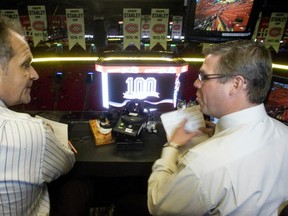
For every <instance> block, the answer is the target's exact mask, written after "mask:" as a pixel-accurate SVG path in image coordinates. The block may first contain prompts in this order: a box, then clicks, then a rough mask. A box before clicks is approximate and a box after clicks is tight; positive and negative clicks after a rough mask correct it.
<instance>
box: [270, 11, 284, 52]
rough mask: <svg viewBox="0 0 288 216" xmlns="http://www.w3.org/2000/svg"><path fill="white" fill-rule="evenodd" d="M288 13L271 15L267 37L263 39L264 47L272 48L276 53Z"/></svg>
mask: <svg viewBox="0 0 288 216" xmlns="http://www.w3.org/2000/svg"><path fill="white" fill-rule="evenodd" d="M287 17H288V13H276V12H275V13H272V14H271V18H270V22H269V26H268V31H267V35H266V38H265V46H266V47H270V46H272V47H273V48H274V49H275V51H276V52H278V51H279V47H280V41H281V39H282V37H283V33H284V29H285V26H286V22H287Z"/></svg>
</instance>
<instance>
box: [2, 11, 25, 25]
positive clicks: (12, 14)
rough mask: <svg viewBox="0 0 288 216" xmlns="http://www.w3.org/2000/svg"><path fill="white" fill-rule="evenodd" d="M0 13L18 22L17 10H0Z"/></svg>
mask: <svg viewBox="0 0 288 216" xmlns="http://www.w3.org/2000/svg"><path fill="white" fill-rule="evenodd" d="M0 14H1V15H2V16H4V17H9V18H10V19H14V20H17V21H18V22H19V24H20V18H19V13H18V10H0Z"/></svg>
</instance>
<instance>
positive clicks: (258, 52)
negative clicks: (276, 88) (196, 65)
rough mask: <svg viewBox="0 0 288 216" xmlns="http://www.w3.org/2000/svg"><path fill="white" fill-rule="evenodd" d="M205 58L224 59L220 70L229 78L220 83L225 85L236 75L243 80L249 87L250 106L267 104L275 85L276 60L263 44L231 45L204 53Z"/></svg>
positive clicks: (216, 46) (230, 43) (220, 45)
mask: <svg viewBox="0 0 288 216" xmlns="http://www.w3.org/2000/svg"><path fill="white" fill-rule="evenodd" d="M203 54H204V55H205V56H207V55H209V54H211V55H216V56H220V59H219V62H218V65H217V70H218V73H220V74H224V75H226V76H225V77H224V78H222V79H219V82H222V83H225V82H226V81H227V80H229V79H231V78H232V77H233V76H235V75H239V76H242V77H243V78H244V79H246V81H247V83H248V90H247V95H248V97H249V100H250V102H252V103H256V104H260V103H263V102H264V100H265V98H266V96H267V94H268V92H269V89H270V84H271V78H272V59H271V53H270V51H269V50H268V49H267V48H265V46H264V45H263V44H262V43H260V42H252V41H248V40H237V41H229V42H226V43H221V44H216V45H212V46H209V47H207V48H206V49H204V50H203Z"/></svg>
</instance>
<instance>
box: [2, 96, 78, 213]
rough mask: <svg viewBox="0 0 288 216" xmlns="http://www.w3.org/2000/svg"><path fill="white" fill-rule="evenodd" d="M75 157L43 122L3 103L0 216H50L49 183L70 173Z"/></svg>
mask: <svg viewBox="0 0 288 216" xmlns="http://www.w3.org/2000/svg"><path fill="white" fill-rule="evenodd" d="M74 162H75V156H74V153H73V152H72V151H71V150H70V148H69V147H68V146H62V145H61V144H60V142H59V141H58V140H57V139H56V138H55V136H54V134H53V132H52V131H51V129H48V128H46V129H45V128H44V126H43V123H42V120H40V119H35V118H33V117H31V116H30V115H28V114H24V113H17V112H14V111H12V110H9V109H8V108H7V107H6V106H5V105H4V103H3V102H2V101H0V215H9V216H10V215H21V216H34V215H37V216H40V215H41V216H42V215H49V209H50V202H49V196H48V190H47V186H46V183H47V182H51V181H52V180H54V179H56V178H58V177H59V176H60V175H63V174H65V173H67V172H68V171H69V170H70V169H71V168H72V166H73V165H74Z"/></svg>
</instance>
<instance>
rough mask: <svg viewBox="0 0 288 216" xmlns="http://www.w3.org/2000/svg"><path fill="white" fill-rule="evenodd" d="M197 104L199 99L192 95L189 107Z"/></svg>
mask: <svg viewBox="0 0 288 216" xmlns="http://www.w3.org/2000/svg"><path fill="white" fill-rule="evenodd" d="M195 105H197V101H196V100H195V99H194V98H193V97H192V98H191V99H190V100H189V102H188V103H187V108H189V107H193V106H195Z"/></svg>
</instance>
